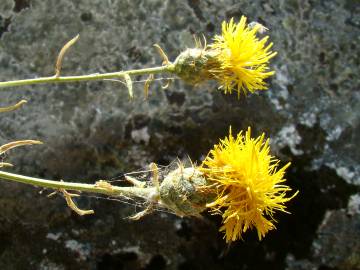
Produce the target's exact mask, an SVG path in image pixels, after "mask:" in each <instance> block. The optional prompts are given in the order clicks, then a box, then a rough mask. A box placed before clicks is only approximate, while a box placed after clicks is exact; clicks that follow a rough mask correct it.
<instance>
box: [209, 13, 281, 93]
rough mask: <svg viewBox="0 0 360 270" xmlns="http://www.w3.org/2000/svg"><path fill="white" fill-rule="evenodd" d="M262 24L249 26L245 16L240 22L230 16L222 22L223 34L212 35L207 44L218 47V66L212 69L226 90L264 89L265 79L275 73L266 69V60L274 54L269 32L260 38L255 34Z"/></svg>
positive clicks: (239, 91)
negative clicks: (228, 19) (226, 20)
mask: <svg viewBox="0 0 360 270" xmlns="http://www.w3.org/2000/svg"><path fill="white" fill-rule="evenodd" d="M262 27H263V26H262V25H261V24H255V25H254V26H253V27H250V26H249V25H247V24H246V17H245V16H242V17H241V19H240V22H239V23H237V24H236V23H234V20H233V19H231V20H230V22H229V23H227V22H225V21H224V22H223V23H222V34H221V35H217V36H215V38H214V43H213V44H210V45H209V47H210V49H212V50H216V51H218V54H217V60H218V62H219V63H221V65H220V67H216V68H215V69H213V70H211V72H212V73H213V75H214V76H215V77H216V78H217V80H218V81H219V82H220V84H221V88H222V89H224V92H225V93H228V92H229V93H231V92H232V90H233V89H235V90H236V91H237V92H238V95H240V93H241V92H244V93H246V92H247V91H250V92H254V91H255V90H265V89H267V85H266V83H265V81H264V80H265V79H266V78H268V77H270V76H271V75H273V74H274V71H269V67H268V64H269V60H270V59H271V58H272V57H274V56H275V55H276V52H272V51H271V50H270V49H271V47H272V45H273V44H272V43H269V44H268V45H267V44H266V43H267V40H268V36H266V37H264V38H262V39H259V38H258V37H257V36H256V34H257V32H258V31H260V30H261V29H262Z"/></svg>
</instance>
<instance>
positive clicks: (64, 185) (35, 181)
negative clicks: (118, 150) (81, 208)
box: [0, 171, 155, 199]
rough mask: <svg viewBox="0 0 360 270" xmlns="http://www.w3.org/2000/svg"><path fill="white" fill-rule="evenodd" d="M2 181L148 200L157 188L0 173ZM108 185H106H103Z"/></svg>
mask: <svg viewBox="0 0 360 270" xmlns="http://www.w3.org/2000/svg"><path fill="white" fill-rule="evenodd" d="M0 179H3V180H8V181H14V182H19V183H24V184H29V185H34V186H38V187H44V188H51V189H64V190H76V191H84V192H89V193H99V194H104V195H109V196H127V197H132V198H134V197H137V198H143V199H147V198H149V195H150V194H151V193H153V192H154V190H155V188H151V187H150V188H141V187H118V186H113V185H110V183H108V182H105V181H98V182H96V183H95V184H83V183H76V182H62V181H54V180H46V179H40V178H35V177H29V176H25V175H20V174H14V173H8V172H4V171H0ZM102 183H106V185H104V184H102Z"/></svg>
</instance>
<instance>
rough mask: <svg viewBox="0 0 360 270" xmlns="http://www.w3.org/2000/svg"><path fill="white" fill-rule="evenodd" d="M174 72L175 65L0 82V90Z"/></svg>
mask: <svg viewBox="0 0 360 270" xmlns="http://www.w3.org/2000/svg"><path fill="white" fill-rule="evenodd" d="M173 71H174V65H173V64H168V65H165V66H161V67H153V68H143V69H134V70H128V71H118V72H111V73H95V74H89V75H79V76H59V77H57V76H51V77H41V78H35V79H25V80H15V81H7V82H0V88H4V87H14V86H22V85H33V84H44V83H62V82H80V81H96V80H104V79H116V78H117V79H118V78H123V77H124V76H125V75H144V74H158V73H163V72H173Z"/></svg>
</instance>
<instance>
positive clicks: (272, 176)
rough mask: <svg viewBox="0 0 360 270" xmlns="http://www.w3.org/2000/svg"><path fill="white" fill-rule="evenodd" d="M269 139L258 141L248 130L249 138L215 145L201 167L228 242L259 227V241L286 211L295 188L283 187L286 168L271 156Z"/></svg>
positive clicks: (246, 135)
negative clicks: (276, 213)
mask: <svg viewBox="0 0 360 270" xmlns="http://www.w3.org/2000/svg"><path fill="white" fill-rule="evenodd" d="M269 151H270V148H269V140H266V141H264V134H262V136H260V137H258V138H256V139H254V138H251V130H250V128H248V130H247V132H246V133H245V136H243V134H242V132H240V133H239V134H238V135H237V137H236V138H234V137H233V136H232V134H231V128H230V135H229V137H226V138H225V139H223V140H220V143H219V144H218V145H215V146H214V149H212V150H211V151H210V152H209V154H208V156H207V157H206V159H205V160H204V161H203V163H202V165H201V166H200V171H202V172H203V173H204V175H205V177H206V178H207V179H208V180H210V183H212V184H213V188H214V189H215V190H216V198H215V199H214V201H213V202H211V203H208V204H207V207H208V208H210V209H211V211H212V212H213V213H215V214H220V215H222V218H223V226H222V227H221V228H220V231H224V232H225V236H224V238H226V242H231V241H235V240H237V239H240V238H241V236H242V234H243V233H244V232H246V231H247V230H248V229H251V228H253V227H255V228H256V229H257V234H258V237H259V239H260V240H261V238H262V237H264V236H265V234H266V233H267V232H268V231H269V230H272V229H274V228H275V225H274V222H276V221H275V219H274V217H273V214H274V212H275V211H276V210H280V211H283V212H286V211H285V208H286V207H285V206H284V203H285V202H287V201H289V200H290V199H292V198H293V197H294V196H295V195H296V194H297V193H295V194H294V195H293V196H291V197H286V195H287V194H286V192H287V191H290V190H291V189H290V188H289V187H288V186H286V185H284V184H282V183H283V182H284V181H285V179H284V178H283V177H284V173H285V169H286V168H287V167H289V165H290V163H288V164H287V165H285V166H284V167H282V168H280V169H278V166H279V161H278V160H277V159H276V158H274V157H272V156H271V155H270V154H269Z"/></svg>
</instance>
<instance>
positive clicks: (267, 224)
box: [0, 128, 297, 242]
mask: <svg viewBox="0 0 360 270" xmlns="http://www.w3.org/2000/svg"><path fill="white" fill-rule="evenodd" d="M269 150H270V149H269V140H266V141H264V135H262V136H260V137H258V138H256V139H254V138H251V132H250V128H249V129H248V131H247V132H246V133H245V136H244V135H243V133H241V132H240V133H239V134H238V135H237V136H236V137H233V136H232V133H231V129H230V135H229V136H228V137H227V138H225V139H223V140H220V143H219V144H217V145H215V146H214V148H213V149H212V150H210V152H209V153H208V155H207V157H206V158H205V160H204V161H203V163H202V164H201V165H200V166H195V165H192V166H189V167H184V165H183V164H182V163H181V162H178V167H177V168H175V169H173V170H171V171H169V172H167V174H166V175H164V176H161V177H160V174H159V172H158V168H157V166H156V165H155V164H154V163H152V164H150V171H151V177H150V178H151V182H148V183H146V182H142V181H140V180H138V179H136V174H134V173H132V174H131V175H128V176H127V175H125V179H126V180H128V181H129V182H130V183H131V184H132V185H133V186H130V187H119V186H114V185H112V184H111V183H110V182H107V181H105V180H100V181H97V182H96V183H95V184H82V183H71V182H62V181H60V182H59V181H53V180H45V179H39V178H33V177H27V176H21V175H17V174H11V173H6V172H3V171H0V178H1V179H5V180H10V181H16V182H22V183H27V184H31V185H37V186H41V187H46V188H53V189H55V190H57V191H59V192H60V193H61V194H62V195H63V196H64V198H65V200H66V203H67V204H68V206H69V207H70V208H71V209H72V210H74V211H75V212H76V213H78V214H79V215H86V214H92V213H94V211H92V210H82V209H79V208H78V207H77V206H76V204H75V202H74V201H73V200H72V197H76V196H79V195H78V194H72V193H69V192H68V190H78V191H83V192H92V193H100V194H105V195H107V196H122V197H123V198H131V199H134V200H136V201H138V200H141V201H143V202H144V204H145V205H146V207H145V209H144V210H143V211H141V212H139V213H137V214H136V215H134V216H132V217H131V218H132V219H140V218H141V217H143V216H144V215H146V214H148V213H150V212H152V211H153V210H154V209H156V208H164V209H166V210H167V211H171V212H173V213H174V214H176V215H178V216H181V217H183V216H200V214H201V213H202V212H204V211H210V212H212V213H213V214H220V215H222V217H223V225H222V227H221V228H220V231H224V232H225V237H224V238H225V239H226V242H231V241H235V240H238V239H241V236H242V234H243V233H245V232H246V231H247V230H248V229H251V228H256V229H257V233H258V237H259V239H261V238H262V237H264V236H265V234H266V233H267V232H268V231H269V230H272V229H274V228H275V225H274V223H275V222H276V221H275V219H274V217H273V215H274V213H275V211H277V210H278V211H283V212H286V210H285V209H286V208H285V205H284V204H285V203H286V202H287V201H289V200H291V199H292V198H293V197H294V196H295V195H296V194H297V193H295V194H294V195H293V196H291V197H287V194H286V193H287V192H288V191H290V190H291V189H290V188H289V187H288V186H286V185H284V184H283V182H284V181H285V179H284V178H283V177H284V172H285V169H286V168H287V167H288V166H289V165H290V163H288V164H287V165H285V166H284V167H282V168H278V167H279V161H278V160H277V159H275V158H274V157H272V156H271V155H270V154H269ZM160 180H161V181H160Z"/></svg>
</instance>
